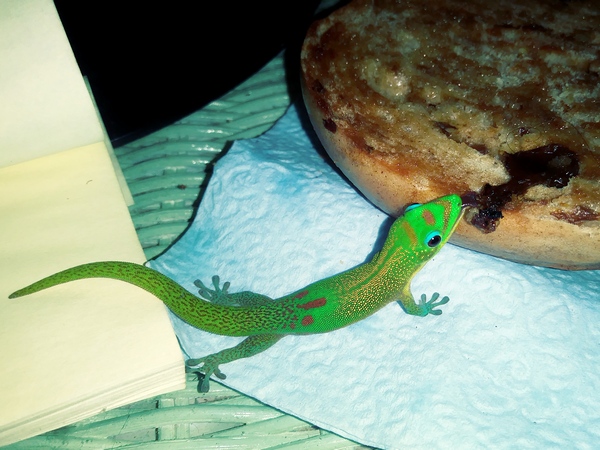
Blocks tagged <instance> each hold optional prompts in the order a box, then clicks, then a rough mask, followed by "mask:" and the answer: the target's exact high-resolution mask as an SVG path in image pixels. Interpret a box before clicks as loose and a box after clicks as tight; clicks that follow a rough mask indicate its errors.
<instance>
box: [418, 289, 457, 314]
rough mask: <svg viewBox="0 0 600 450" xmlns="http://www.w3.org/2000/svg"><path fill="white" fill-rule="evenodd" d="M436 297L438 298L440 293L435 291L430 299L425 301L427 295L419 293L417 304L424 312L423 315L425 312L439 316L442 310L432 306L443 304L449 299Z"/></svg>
mask: <svg viewBox="0 0 600 450" xmlns="http://www.w3.org/2000/svg"><path fill="white" fill-rule="evenodd" d="M438 298H440V294H438V293H437V292H434V293H433V295H432V296H431V300H429V301H427V296H426V295H425V294H421V301H420V302H419V304H418V306H419V309H420V310H421V311H422V312H423V313H424V314H423V315H424V316H426V315H427V314H433V315H435V316H439V315H440V314H441V313H442V311H441V310H439V309H434V308H437V307H438V306H442V305H445V304H446V303H448V302H449V301H450V299H449V298H448V297H442V299H441V300H439V301H438Z"/></svg>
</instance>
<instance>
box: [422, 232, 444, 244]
mask: <svg viewBox="0 0 600 450" xmlns="http://www.w3.org/2000/svg"><path fill="white" fill-rule="evenodd" d="M441 242H442V235H441V233H440V232H439V231H432V232H431V233H429V234H428V235H427V237H426V238H425V243H426V244H427V246H428V247H431V248H434V247H437V246H438V245H440V243H441Z"/></svg>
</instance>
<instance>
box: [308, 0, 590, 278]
mask: <svg viewBox="0 0 600 450" xmlns="http://www.w3.org/2000/svg"><path fill="white" fill-rule="evenodd" d="M599 5H600V3H598V2H595V1H592V0H590V1H584V0H571V1H566V0H548V1H542V0H531V1H529V0H528V1H526V2H524V1H522V0H518V1H517V0H506V1H504V0H498V1H496V2H489V1H487V0H476V1H471V2H464V1H462V0H440V1H436V2H432V1H423V0H397V1H392V0H354V1H353V2H351V3H349V4H348V5H346V6H344V7H342V8H340V9H338V10H337V11H334V12H333V13H332V14H331V15H329V16H328V17H326V18H324V19H322V20H319V21H317V22H315V23H314V24H313V25H312V27H311V28H310V29H309V31H308V33H307V36H306V39H305V41H304V45H303V49H302V61H301V64H302V83H303V95H304V100H305V104H306V107H307V110H308V113H309V116H310V118H311V122H312V124H313V126H314V128H315V130H316V132H317V135H318V136H319V138H320V140H321V142H322V143H323V146H324V147H325V149H326V150H327V152H328V154H329V155H330V156H331V158H332V160H333V161H334V162H335V164H336V165H337V166H338V167H339V168H340V169H341V170H342V172H343V173H344V174H345V175H346V176H347V177H348V179H349V180H350V181H351V182H352V183H353V184H355V185H356V187H357V188H358V189H359V190H361V191H362V192H363V193H364V194H365V195H366V196H367V197H368V198H369V199H370V200H371V201H372V202H373V203H374V204H375V205H377V206H378V207H380V208H381V209H383V210H384V211H386V212H388V213H389V214H391V215H399V214H400V213H401V212H402V211H403V209H404V208H405V207H406V205H407V204H411V203H425V202H427V201H430V200H431V199H433V198H437V197H440V196H443V195H447V194H451V193H456V194H459V195H461V196H462V198H463V201H464V202H465V203H466V204H468V205H469V206H470V207H469V208H468V210H467V212H466V213H465V219H463V221H462V222H461V224H460V226H459V227H458V229H457V231H456V232H455V233H454V236H453V239H452V241H453V242H454V243H455V244H458V245H461V246H463V247H467V248H470V249H473V250H477V251H481V252H485V253H488V254H491V255H494V256H498V257H502V258H505V259H508V260H512V261H516V262H521V263H526V264H533V265H540V266H548V267H555V268H561V269H570V270H579V269H600V6H599Z"/></svg>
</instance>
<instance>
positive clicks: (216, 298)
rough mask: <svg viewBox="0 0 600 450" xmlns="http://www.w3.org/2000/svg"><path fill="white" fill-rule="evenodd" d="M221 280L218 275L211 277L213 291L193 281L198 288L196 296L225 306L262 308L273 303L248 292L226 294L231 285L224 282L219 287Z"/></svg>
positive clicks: (264, 296) (267, 298)
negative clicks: (198, 295)
mask: <svg viewBox="0 0 600 450" xmlns="http://www.w3.org/2000/svg"><path fill="white" fill-rule="evenodd" d="M220 283H221V280H220V278H219V276H218V275H214V276H213V277H212V284H213V287H214V289H210V288H209V287H207V286H206V285H205V284H204V283H202V281H200V280H196V281H194V285H195V286H196V287H197V288H198V294H200V296H201V297H202V298H205V299H206V300H208V301H210V302H211V303H215V304H217V305H225V306H262V305H266V304H268V303H270V302H272V301H273V299H272V298H271V297H267V296H266V295H262V294H256V293H254V292H250V291H243V292H235V293H233V294H231V293H229V292H227V291H228V289H229V286H231V283H230V282H229V281H226V282H225V283H223V286H222V287H219V285H220Z"/></svg>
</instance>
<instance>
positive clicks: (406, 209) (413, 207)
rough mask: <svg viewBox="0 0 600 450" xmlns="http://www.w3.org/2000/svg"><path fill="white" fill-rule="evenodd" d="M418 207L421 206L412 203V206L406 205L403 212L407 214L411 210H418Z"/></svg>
mask: <svg viewBox="0 0 600 450" xmlns="http://www.w3.org/2000/svg"><path fill="white" fill-rule="evenodd" d="M419 206H421V204H420V203H413V204H412V205H408V206H407V207H406V208H404V212H405V213H407V212H408V211H410V210H411V209H415V208H418V207H419Z"/></svg>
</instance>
